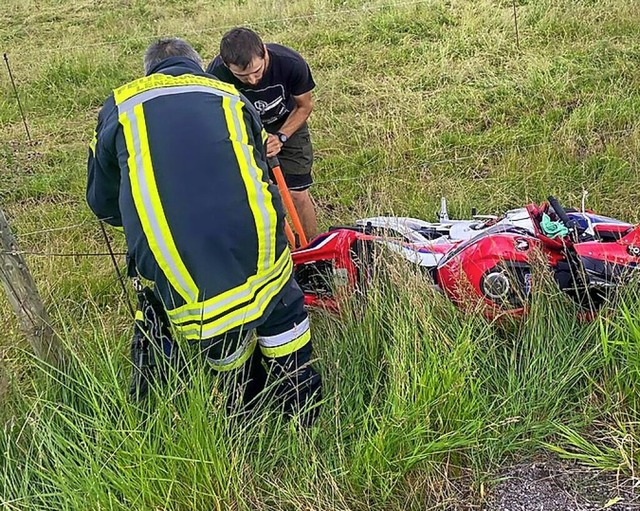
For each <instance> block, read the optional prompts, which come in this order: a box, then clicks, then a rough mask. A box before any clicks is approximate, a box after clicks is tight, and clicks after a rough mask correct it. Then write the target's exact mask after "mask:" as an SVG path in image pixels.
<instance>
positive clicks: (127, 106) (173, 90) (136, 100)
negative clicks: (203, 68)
mask: <svg viewBox="0 0 640 511" xmlns="http://www.w3.org/2000/svg"><path fill="white" fill-rule="evenodd" d="M187 92H204V93H205V94H213V95H214V96H224V97H227V98H234V99H238V98H237V96H234V95H233V94H229V93H228V92H225V91H222V90H219V89H215V88H213V87H205V86H204V85H182V86H178V87H170V86H168V87H162V88H158V89H150V90H148V91H145V92H141V93H140V94H136V95H135V96H133V97H131V98H129V99H127V100H125V101H123V102H122V103H120V104H119V105H118V111H120V112H124V111H128V110H133V107H134V106H136V105H138V104H140V103H144V102H145V101H149V100H150V99H154V98H159V97H161V96H171V95H173V94H185V93H187Z"/></svg>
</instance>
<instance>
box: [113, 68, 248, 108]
mask: <svg viewBox="0 0 640 511" xmlns="http://www.w3.org/2000/svg"><path fill="white" fill-rule="evenodd" d="M185 85H202V86H205V87H212V88H214V89H218V90H220V91H223V92H226V93H227V94H231V95H233V96H239V95H240V94H239V92H238V90H237V89H236V88H235V87H234V86H233V85H231V84H228V83H224V82H221V81H219V80H216V79H214V78H207V77H206V76H196V75H191V74H184V75H180V76H171V75H165V74H162V73H154V74H152V75H150V76H143V77H142V78H138V79H137V80H134V81H132V82H129V83H126V84H124V85H123V86H121V87H118V88H117V89H115V90H114V91H113V95H114V99H115V100H116V105H119V104H120V103H122V102H123V101H126V100H127V99H129V98H132V97H133V96H135V95H136V94H140V93H141V92H145V91H148V90H151V89H159V88H162V87H181V86H185Z"/></svg>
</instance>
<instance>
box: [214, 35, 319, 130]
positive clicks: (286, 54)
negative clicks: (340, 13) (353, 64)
mask: <svg viewBox="0 0 640 511" xmlns="http://www.w3.org/2000/svg"><path fill="white" fill-rule="evenodd" d="M267 50H268V51H269V67H268V68H267V69H266V71H265V72H264V75H263V77H262V80H260V82H259V83H258V84H256V85H254V86H251V85H247V84H246V83H242V82H241V81H240V80H238V79H237V78H236V77H235V76H234V75H233V73H232V72H231V71H230V70H229V68H228V67H227V66H226V65H225V64H224V62H222V58H221V57H220V55H218V56H217V57H216V58H215V59H213V60H212V61H211V64H209V67H207V73H209V74H211V75H213V76H215V77H216V78H217V79H218V80H221V81H223V82H226V83H230V84H233V85H235V87H236V88H237V89H238V90H239V91H240V92H241V93H242V94H244V95H245V96H246V97H247V99H248V100H249V101H251V103H252V104H253V106H254V107H255V108H256V110H257V111H258V113H259V114H260V119H262V124H264V126H265V128H266V129H267V131H273V129H274V128H276V129H277V127H279V126H282V124H283V123H284V121H285V120H286V119H287V117H288V116H289V114H290V113H291V110H293V109H294V107H295V105H296V103H295V100H294V99H293V96H299V95H301V94H304V93H305V92H309V91H310V90H312V89H313V88H314V87H315V86H316V84H315V82H314V81H313V77H312V76H311V69H309V65H308V64H307V62H306V61H305V60H304V59H303V58H302V56H301V55H300V54H299V53H298V52H296V51H294V50H292V49H291V48H287V47H286V46H282V45H280V44H274V43H268V44H267ZM269 128H271V130H270V129H269Z"/></svg>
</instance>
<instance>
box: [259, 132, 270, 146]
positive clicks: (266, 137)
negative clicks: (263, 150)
mask: <svg viewBox="0 0 640 511" xmlns="http://www.w3.org/2000/svg"><path fill="white" fill-rule="evenodd" d="M260 136H261V137H262V143H263V144H266V143H267V140H268V138H269V135H267V132H266V131H265V130H264V128H263V129H262V132H261V133H260Z"/></svg>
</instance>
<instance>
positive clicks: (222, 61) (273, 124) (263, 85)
mask: <svg viewBox="0 0 640 511" xmlns="http://www.w3.org/2000/svg"><path fill="white" fill-rule="evenodd" d="M207 73H209V74H211V75H213V76H215V77H216V78H217V79H218V80H221V81H223V82H227V83H231V84H233V85H235V87H236V88H237V89H238V90H239V91H240V92H241V93H242V94H244V95H245V96H246V97H247V99H248V100H249V101H250V102H251V103H252V104H253V106H254V107H255V108H256V110H257V111H258V113H259V114H260V118H261V120H262V124H263V125H264V128H265V130H266V131H267V133H268V134H269V137H268V139H267V156H268V157H269V158H271V157H274V156H277V157H278V159H279V160H280V167H281V168H282V172H283V174H284V177H285V180H286V182H287V187H288V188H289V190H290V191H291V197H292V199H293V202H294V204H295V207H296V210H297V212H298V216H299V217H300V221H301V223H302V227H303V229H304V231H305V234H306V236H307V238H309V239H310V238H312V237H313V236H315V234H316V230H317V226H316V213H315V208H314V206H313V202H312V201H311V196H310V195H309V187H310V186H311V184H312V183H313V179H312V177H311V166H312V164H313V148H312V146H311V138H310V136H309V129H308V127H307V119H308V118H309V114H311V110H312V109H313V101H312V98H311V90H312V89H313V88H314V87H315V85H316V84H315V82H314V81H313V77H312V76H311V70H310V69H309V65H308V64H307V63H306V61H305V60H304V59H303V58H302V56H300V54H299V53H297V52H296V51H294V50H292V49H291V48H287V47H286V46H282V45H280V44H274V43H268V44H264V43H263V42H262V40H261V39H260V36H258V34H256V33H255V32H254V31H253V30H250V29H248V28H234V29H232V30H230V31H229V32H227V33H226V34H225V35H224V36H223V37H222V40H221V42H220V54H219V55H218V56H217V57H216V58H215V59H213V61H212V62H211V63H210V64H209V67H208V68H207Z"/></svg>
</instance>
